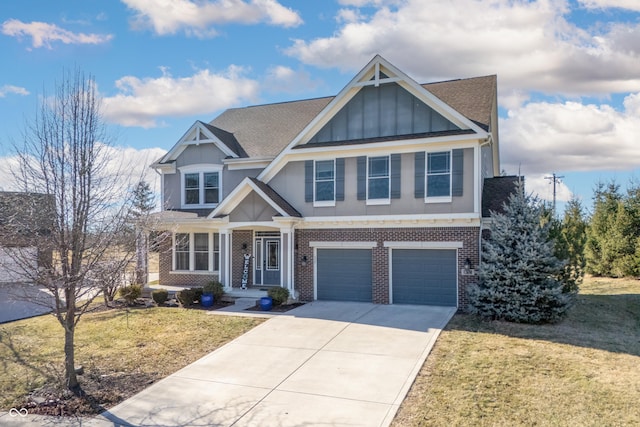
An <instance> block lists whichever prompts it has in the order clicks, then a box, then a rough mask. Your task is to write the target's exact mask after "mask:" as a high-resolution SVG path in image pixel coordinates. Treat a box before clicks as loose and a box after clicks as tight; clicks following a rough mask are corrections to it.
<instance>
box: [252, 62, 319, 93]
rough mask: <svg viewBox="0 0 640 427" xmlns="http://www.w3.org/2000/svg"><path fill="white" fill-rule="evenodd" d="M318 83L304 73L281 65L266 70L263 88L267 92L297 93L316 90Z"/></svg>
mask: <svg viewBox="0 0 640 427" xmlns="http://www.w3.org/2000/svg"><path fill="white" fill-rule="evenodd" d="M318 85H319V83H318V82H316V81H314V80H313V79H312V78H311V75H310V74H309V73H308V72H306V71H304V70H298V71H295V70H293V69H291V68H289V67H285V66H283V65H276V66H273V67H271V68H269V69H268V70H267V75H266V78H265V80H264V85H263V86H264V88H265V90H267V91H269V92H284V93H297V92H303V91H310V90H314V89H315V88H317V87H318Z"/></svg>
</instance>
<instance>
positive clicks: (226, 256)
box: [220, 229, 231, 292]
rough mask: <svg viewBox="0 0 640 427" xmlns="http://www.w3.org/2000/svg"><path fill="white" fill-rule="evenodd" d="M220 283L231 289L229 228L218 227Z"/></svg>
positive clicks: (226, 289) (228, 289)
mask: <svg viewBox="0 0 640 427" xmlns="http://www.w3.org/2000/svg"><path fill="white" fill-rule="evenodd" d="M220 283H222V284H223V285H224V288H225V291H227V292H229V291H231V230H227V229H220Z"/></svg>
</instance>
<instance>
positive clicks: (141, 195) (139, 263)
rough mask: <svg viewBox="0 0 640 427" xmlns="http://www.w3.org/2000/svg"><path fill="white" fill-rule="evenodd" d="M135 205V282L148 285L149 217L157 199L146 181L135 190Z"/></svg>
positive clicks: (139, 183) (137, 185) (133, 209)
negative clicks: (147, 228)
mask: <svg viewBox="0 0 640 427" xmlns="http://www.w3.org/2000/svg"><path fill="white" fill-rule="evenodd" d="M132 196H133V205H132V208H131V220H132V223H133V226H134V227H135V244H136V269H135V282H136V283H138V284H142V285H144V284H146V283H147V281H148V278H149V267H148V264H147V262H148V257H149V238H148V231H147V230H146V227H147V226H149V222H150V218H149V215H150V214H151V212H152V211H153V209H154V208H155V197H154V195H153V192H152V191H151V186H150V185H149V183H148V182H146V181H143V180H141V181H139V182H138V184H136V186H135V187H134V189H133V195H132Z"/></svg>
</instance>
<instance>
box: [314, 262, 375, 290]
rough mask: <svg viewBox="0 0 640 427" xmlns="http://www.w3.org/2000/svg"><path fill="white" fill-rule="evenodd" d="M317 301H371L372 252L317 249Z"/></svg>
mask: <svg viewBox="0 0 640 427" xmlns="http://www.w3.org/2000/svg"><path fill="white" fill-rule="evenodd" d="M316 262H317V265H316V268H317V269H316V274H317V279H316V280H317V288H318V299H320V300H334V301H366V302H371V300H372V291H371V289H372V286H371V249H318V251H317V257H316Z"/></svg>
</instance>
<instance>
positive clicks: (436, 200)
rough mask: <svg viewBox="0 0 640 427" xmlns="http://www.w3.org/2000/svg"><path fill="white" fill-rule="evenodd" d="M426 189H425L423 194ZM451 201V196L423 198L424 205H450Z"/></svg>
mask: <svg viewBox="0 0 640 427" xmlns="http://www.w3.org/2000/svg"><path fill="white" fill-rule="evenodd" d="M426 192H427V189H426V188H425V193H426ZM452 201H453V197H451V196H438V197H425V198H424V202H425V203H451V202H452Z"/></svg>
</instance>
